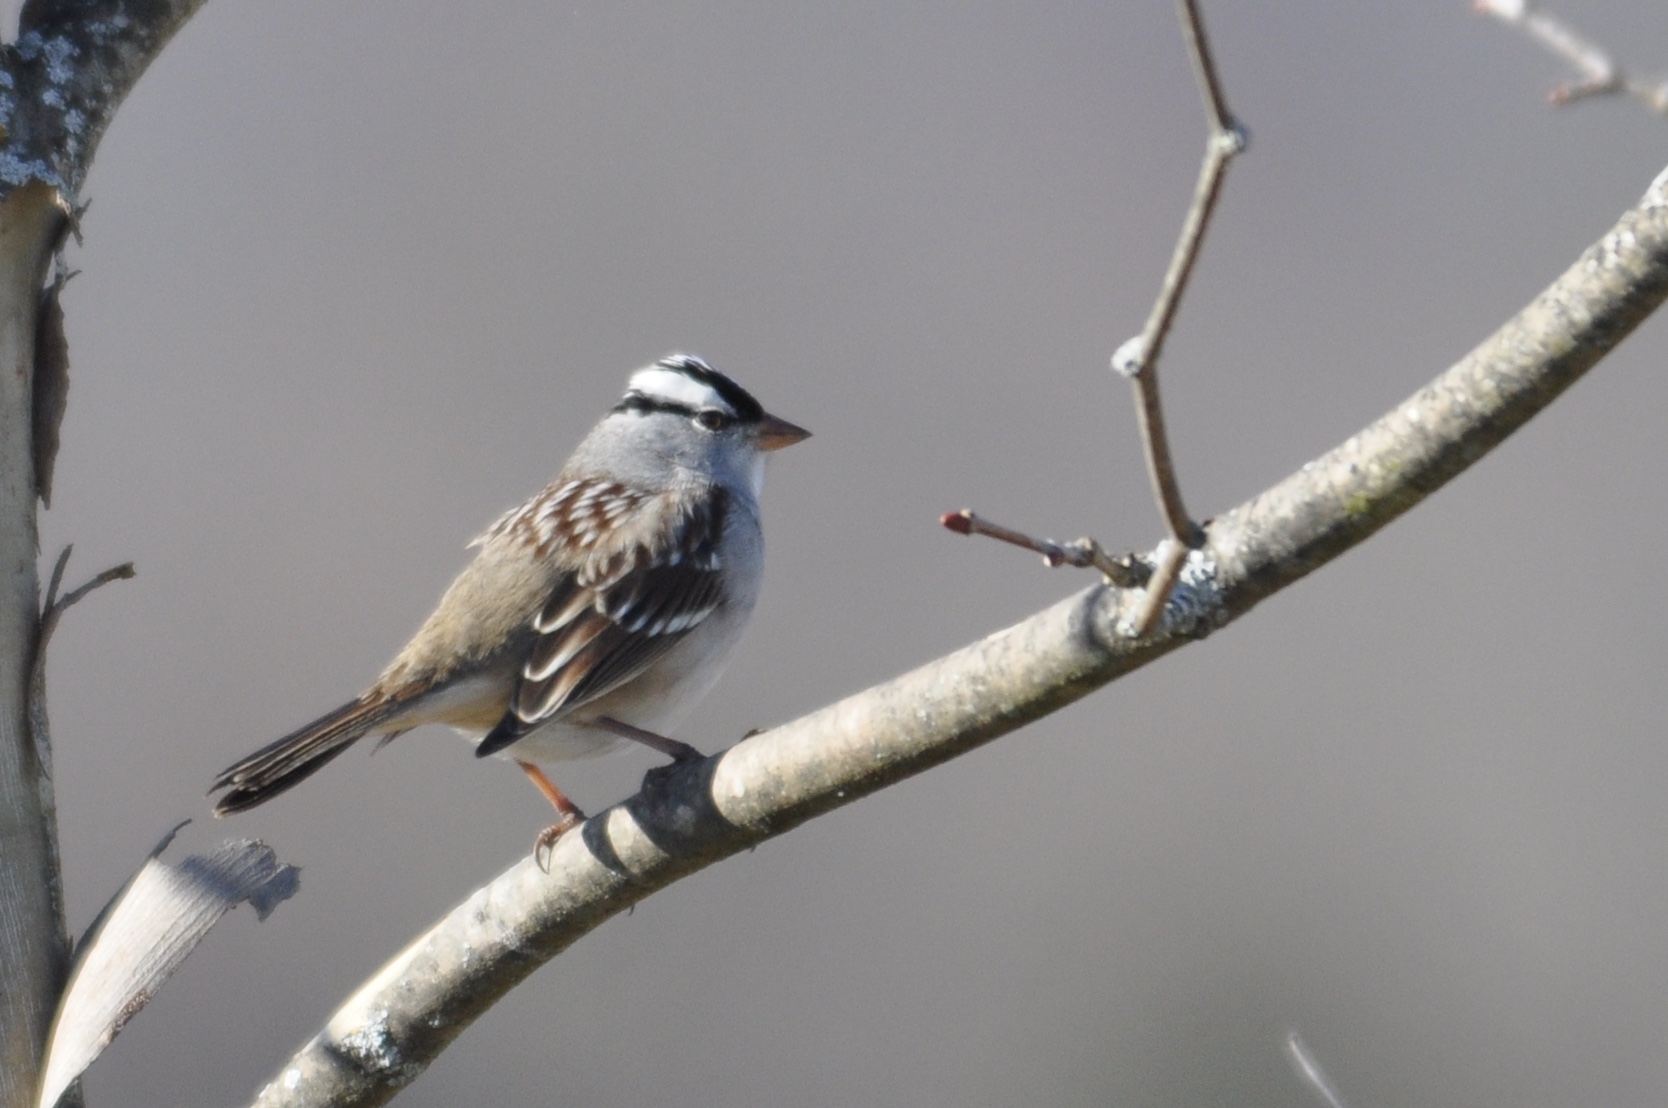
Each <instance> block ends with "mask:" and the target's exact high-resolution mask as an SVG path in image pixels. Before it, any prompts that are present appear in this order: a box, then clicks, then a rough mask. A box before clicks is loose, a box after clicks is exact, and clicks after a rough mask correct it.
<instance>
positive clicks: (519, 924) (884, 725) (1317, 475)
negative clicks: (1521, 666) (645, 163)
mask: <svg viewBox="0 0 1668 1108" xmlns="http://www.w3.org/2000/svg"><path fill="white" fill-rule="evenodd" d="M1665 297H1668V174H1664V176H1663V178H1659V179H1658V181H1657V182H1656V183H1654V184H1653V185H1652V187H1651V189H1650V191H1649V192H1647V193H1646V196H1645V199H1644V201H1643V202H1642V203H1641V204H1640V206H1639V207H1637V208H1635V209H1633V210H1632V211H1630V212H1628V213H1627V214H1626V215H1625V216H1623V218H1622V220H1621V221H1620V223H1618V224H1617V226H1616V227H1615V228H1613V229H1612V230H1611V231H1610V232H1609V233H1608V234H1606V235H1605V237H1604V238H1603V239H1601V240H1600V241H1599V243H1598V244H1597V245H1595V246H1593V247H1592V248H1591V249H1589V250H1588V251H1587V252H1586V253H1585V254H1584V255H1583V256H1582V257H1581V259H1580V260H1579V261H1578V262H1577V263H1576V264H1575V265H1574V266H1573V267H1571V268H1570V269H1569V270H1568V271H1567V272H1566V273H1565V274H1564V275H1563V276H1561V277H1560V278H1559V279H1558V280H1557V281H1556V282H1554V283H1553V285H1552V286H1551V287H1550V288H1548V289H1547V290H1546V291H1545V292H1544V293H1542V294H1541V295H1540V296H1539V297H1537V298H1536V299H1535V301H1534V302H1533V303H1531V304H1530V305H1529V306H1528V307H1527V308H1525V309H1524V310H1523V311H1522V312H1520V313H1519V314H1518V315H1517V316H1516V317H1515V318H1514V319H1512V320H1510V321H1509V322H1508V323H1506V325H1505V326H1503V327H1502V328H1501V329H1500V330H1499V331H1498V332H1496V333H1495V334H1494V335H1493V336H1492V337H1490V338H1489V339H1488V340H1486V341H1485V342H1483V343H1482V344H1481V345H1480V346H1478V347H1477V349H1476V350H1474V351H1472V352H1471V353H1470V354H1469V355H1467V356H1466V357H1465V358H1464V359H1463V360H1462V361H1460V362H1459V363H1458V364H1457V365H1455V366H1454V367H1453V368H1451V369H1450V370H1448V371H1447V372H1446V373H1444V374H1442V376H1440V377H1438V378H1437V379H1436V380H1435V381H1433V382H1432V383H1431V384H1429V385H1427V386H1426V387H1425V388H1423V389H1420V390H1419V391H1418V392H1417V393H1415V394H1414V395H1413V396H1412V397H1411V398H1409V399H1408V400H1407V401H1405V402H1404V403H1402V404H1401V405H1399V406H1397V407H1396V408H1395V409H1393V410H1392V411H1391V412H1389V413H1388V414H1387V415H1385V416H1384V417H1383V418H1381V419H1379V420H1378V421H1377V422H1375V423H1373V424H1371V425H1369V426H1368V427H1366V428H1364V429H1363V430H1362V431H1361V432H1359V433H1358V434H1356V435H1355V436H1353V437H1351V438H1350V439H1349V440H1348V441H1346V442H1345V443H1343V444H1342V445H1341V446H1338V447H1337V448H1335V449H1334V450H1332V451H1331V452H1329V453H1327V454H1326V455H1324V456H1322V457H1320V458H1318V459H1316V460H1314V461H1313V462H1311V463H1309V464H1308V465H1305V466H1304V467H1302V468H1301V469H1300V470H1298V471H1297V472H1296V473H1294V474H1292V475H1291V476H1290V477H1288V478H1286V479H1285V480H1284V481H1282V482H1280V483H1279V484H1278V485H1276V486H1274V487H1273V488H1271V489H1268V490H1267V491H1265V492H1263V493H1262V494H1261V495H1259V496H1257V497H1255V498H1253V499H1252V500H1250V501H1248V502H1247V503H1245V504H1242V505H1240V506H1239V507H1238V508H1236V509H1234V510H1233V511H1232V512H1230V513H1228V514H1227V515H1225V516H1223V517H1220V518H1219V519H1217V520H1216V521H1214V522H1213V523H1212V525H1211V528H1210V534H1209V538H1208V541H1207V542H1206V544H1205V546H1204V547H1203V548H1202V549H1200V550H1195V551H1191V552H1189V553H1188V554H1187V556H1186V561H1185V563H1184V564H1183V567H1182V572H1181V575H1180V580H1179V583H1178V584H1177V586H1176V588H1175V590H1174V592H1173V595H1172V598H1171V601H1170V603H1169V605H1168V606H1167V609H1166V615H1167V616H1168V617H1170V618H1166V619H1165V620H1164V621H1163V623H1162V624H1161V625H1160V628H1159V633H1158V634H1156V635H1153V636H1148V637H1144V638H1139V639H1137V638H1131V637H1130V636H1128V635H1126V634H1122V633H1120V632H1119V630H1118V627H1119V624H1120V622H1121V621H1123V620H1124V619H1126V618H1128V616H1129V615H1130V613H1131V611H1132V609H1133V607H1134V601H1135V598H1134V597H1133V596H1132V594H1131V593H1130V592H1129V591H1127V590H1121V589H1114V588H1106V587H1096V588H1092V589H1089V590H1087V591H1086V592H1083V593H1081V594H1079V595H1077V596H1075V597H1072V598H1069V599H1067V600H1065V601H1062V602H1061V603H1059V604H1056V605H1055V606H1053V607H1052V608H1049V609H1047V610H1045V611H1043V612H1040V613H1038V614H1037V615H1035V616H1032V617H1031V618H1030V619H1027V620H1025V621H1024V622H1022V623H1020V624H1018V625H1017V626H1014V627H1010V628H1008V629H1007V630H1005V631H1001V632H998V633H996V634H994V635H991V636H988V637H987V638H985V639H982V640H980V641H979V642H976V643H973V644H972V645H970V646H968V647H965V648H963V649H962V650H959V651H957V652H955V653H953V654H951V655H949V656H947V657H945V658H942V659H939V660H938V661H935V662H932V663H929V664H928V665H926V666H924V667H922V668H921V669H918V670H916V671H915V672H913V673H910V674H906V675H904V676H903V677H899V678H897V679H896V680H893V681H890V682H887V683H886V684H883V685H880V686H877V687H875V688H872V689H869V690H868V691H866V692H863V693H859V694H857V695H856V696H853V697H850V698H848V699H846V700H844V701H841V702H839V703H837V704H834V705H831V706H829V707H826V708H823V709H821V710H819V711H816V712H813V713H812V714H810V715H808V716H804V717H802V718H800V719H798V720H795V721H794V722H792V723H788V724H784V725H783V726H781V727H778V728H776V729H774V730H771V731H766V732H764V733H763V734H759V735H756V736H754V737H752V738H749V739H745V740H743V741H742V742H740V743H738V744H737V745H736V746H734V747H732V748H731V749H729V750H727V751H724V752H722V753H720V754H717V755H714V756H713V757H710V758H706V759H704V760H702V761H699V762H692V763H686V764H680V765H675V766H672V767H670V768H669V769H667V770H666V771H664V772H662V773H659V774H656V775H654V776H653V777H652V778H651V779H650V780H649V781H647V782H645V786H644V789H643V791H641V792H639V793H638V794H637V795H636V796H634V797H632V798H630V799H629V800H627V801H625V802H623V803H621V804H618V805H615V806H614V807H612V808H609V809H608V810H606V811H604V812H602V813H601V814H600V815H598V816H595V817H593V818H592V819H590V820H589V821H587V822H586V823H585V824H584V825H583V826H582V827H581V828H580V829H579V831H578V832H577V833H574V834H569V835H566V836H563V838H562V839H561V840H560V841H559V842H558V843H557V844H556V848H555V850H554V852H553V857H552V859H551V871H550V873H549V874H548V875H547V874H545V873H543V872H541V871H540V870H539V869H538V868H537V867H536V866H535V865H534V863H533V861H532V860H531V859H526V860H523V861H522V862H520V863H518V864H517V865H515V866H514V867H512V868H511V869H510V870H508V871H507V872H506V873H504V874H503V875H502V876H500V877H499V878H498V879H496V880H495V881H493V882H492V883H491V884H490V885H488V886H487V887H485V888H483V889H481V890H480V891H478V892H476V893H475V894H474V895H472V896H471V897H470V898H469V899H468V900H466V901H465V902H464V903H463V904H461V905H460V906H459V907H457V908H456V909H454V910H453V911H452V912H451V913H450V914H449V915H448V916H447V917H446V918H445V919H443V920H441V921H440V922H439V923H437V924H436V925H435V926H434V927H433V928H431V929H430V930H429V931H428V932H427V933H426V934H424V935H423V936H421V937H419V938H418V939H417V940H416V941H415V942H413V943H412V944H411V945H410V946H409V947H407V948H406V950H405V951H404V952H402V953H401V954H400V955H398V956H397V957H396V958H395V959H394V960H393V961H392V962H390V963H389V964H388V965H387V966H385V967H384V968H383V969H382V970H381V971H379V972H378V973H377V975H376V976H375V977H374V978H373V979H372V980H370V981H369V982H367V983H366V984H365V985H364V986H363V987H362V988H361V989H360V990H359V992H358V993H356V994H355V995H354V996H353V997H352V998H350V999H349V1000H348V1001H347V1002H346V1003H345V1004H344V1005H343V1006H342V1008H340V1009H339V1010H338V1011H337V1013H336V1014H335V1016H333V1017H332V1018H331V1020H330V1022H329V1023H328V1024H327V1025H326V1026H325V1028H324V1029H323V1030H322V1031H321V1032H320V1033H319V1034H318V1035H317V1036H316V1037H315V1038H314V1039H313V1040H312V1041H310V1042H309V1043H307V1044H306V1045H305V1046H303V1047H302V1048H301V1050H300V1051H299V1052H298V1053H297V1054H296V1055H295V1056H294V1057H293V1058H292V1059H291V1060H290V1061H289V1062H288V1063H287V1064H286V1065H285V1067H284V1068H283V1069H282V1070H281V1071H280V1073H279V1074H278V1076H277V1078H276V1079H275V1080H274V1081H273V1082H272V1083H271V1084H269V1085H267V1086H266V1087H265V1088H263V1089H262V1090H261V1091H260V1093H259V1094H258V1097H257V1100H256V1103H257V1104H260V1105H264V1106H267V1108H277V1106H280V1105H283V1106H290V1108H300V1106H321V1105H332V1106H336V1108H346V1106H349V1105H375V1104H383V1103H386V1102H387V1101H388V1100H389V1099H390V1098H391V1097H392V1096H394V1094H395V1093H396V1092H398V1091H399V1089H401V1088H402V1087H404V1086H405V1085H407V1084H409V1083H410V1082H411V1081H412V1080H414V1079H415V1078H416V1077H417V1075H418V1074H420V1073H421V1072H422V1071H423V1069H424V1068H425V1067H427V1066H428V1064H429V1063H430V1062H432V1061H433V1060H434V1058H435V1056H436V1055H437V1054H438V1053H439V1052H440V1051H441V1050H442V1049H444V1048H445V1046H446V1045H447V1044H448V1043H450V1042H451V1041H452V1040H453V1039H454V1038H456V1037H457V1035H458V1034H459V1033H461V1032H462V1030H463V1029H464V1027H466V1026H467V1025H468V1024H469V1023H470V1022H471V1021H473V1020H474V1019H475V1018H476V1017H477V1016H479V1015H480V1014H481V1013H482V1012H484V1011H486V1009H487V1008H489V1007H490V1006H491V1005H492V1004H493V1003H494V1002H495V1001H497V1000H498V999H499V998H500V997H501V996H503V995H504V994H505V993H506V992H508V991H509V989H511V988H512V987H514V986H515V985H516V984H517V983H518V982H520V981H521V980H522V979H523V978H525V977H526V976H527V975H529V974H530V973H532V972H533V971H534V970H535V969H537V968H538V967H539V966H540V965H542V964H543V963H545V962H546V961H548V960H549V959H550V958H552V957H554V956H556V955H557V954H559V953H561V951H563V950H564V949H566V948H567V947H568V946H569V945H571V944H572V943H573V942H574V941H576V940H577V939H578V938H579V937H580V936H582V935H584V934H586V933H588V932H590V931H592V930H594V929H595V928H596V927H597V926H599V925H600V924H601V923H602V922H603V921H604V920H607V919H608V918H610V917H611V916H614V915H616V914H618V913H620V912H623V911H626V910H627V909H629V908H630V907H631V906H632V905H634V904H636V903H637V902H638V901H639V900H642V899H643V898H644V897H647V896H648V895H650V894H651V893H653V892H654V891H656V890H657V889H661V888H664V887H665V886H667V885H669V884H671V883H672V882H673V881H676V880H678V879H679V878H681V877H683V876H685V875H687V874H690V873H693V872H695V871H696V870H699V869H701V868H703V867H705V866H708V865H711V864H712V863H713V862H716V861H718V860H719V859H721V858H725V857H728V856H729V855H732V854H735V853H737V852H739V851H742V850H745V849H747V848H749V847H751V846H753V845H755V844H757V843H759V842H761V841H763V840H765V839H768V838H770V837H772V836H775V835H779V834H782V833H783V832H785V831H787V830H789V829H790V828H793V827H795V826H797V825H798V824H800V823H803V822H804V821H806V820H808V819H811V818H813V817H815V816H817V815H819V814H821V813H823V812H827V811H830V810H832V809H834V808H838V807H841V806H843V805H846V804H850V803H851V802H852V801H854V800H856V799H857V798H859V797H861V796H865V795H867V794H869V793H872V792H875V791H876V790H878V789H881V788H884V787H885V786H887V785H889V784H892V783H893V782H896V781H900V780H902V779H904V778H906V777H910V776H912V775H914V774H917V773H920V772H922V771H924V770H926V769H929V768H931V767H932V766H935V765H938V764H940V763H943V762H946V761H948V760H949V759H951V758H954V757H956V756H957V755H960V754H963V753H965V752H967V751H969V750H972V749H974V748H975V747H978V746H980V745H983V744H984V743H987V742H990V741H991V740H993V739H995V738H997V737H999V736H1001V735H1003V734H1006V733H1008V732H1010V731H1013V730H1015V729H1016V728H1019V727H1022V726H1023V725H1025V724H1027V723H1029V722H1031V721H1032V720H1035V719H1037V718H1039V717H1041V716H1044V715H1047V714H1048V713H1050V712H1052V711H1054V710H1056V709H1058V708H1060V707H1062V706H1064V705H1066V704H1069V703H1071V702H1072V701H1074V700H1077V699H1078V698H1080V697H1082V696H1084V695H1086V694H1088V693H1089V692H1092V691H1093V690H1095V689H1097V688H1099V687H1101V686H1102V685H1105V684H1106V683H1107V682H1109V681H1112V680H1114V679H1115V678H1117V677H1120V676H1122V675H1123V674H1125V673H1128V672H1130V671H1132V670H1134V669H1136V668H1138V667H1140V666H1143V665H1145V664H1147V663H1148V662H1151V661H1154V660H1155V659H1157V658H1159V657H1162V656H1163V655H1164V654H1167V653H1169V652H1170V651H1172V650H1175V649H1177V648H1178V647H1180V646H1182V645H1184V644H1185V643H1186V642H1187V641H1188V640H1189V638H1190V637H1202V636H1203V635H1205V634H1208V633H1209V632H1210V631H1211V630H1213V629H1214V628H1215V627H1218V626H1221V625H1223V624H1225V623H1227V622H1228V621H1230V620H1232V619H1235V618H1237V617H1239V616H1241V615H1244V614H1245V613H1246V612H1248V611H1249V610H1250V609H1251V608H1252V607H1254V606H1255V605H1256V604H1257V603H1259V602H1260V601H1261V600H1263V599H1264V598H1265V597H1267V596H1269V595H1270V594H1272V593H1274V592H1276V591H1278V590H1280V589H1282V588H1284V587H1285V586H1287V585H1289V584H1291V583H1293V582H1294V581H1297V580H1298V579H1300V578H1302V577H1303V576H1305V575H1307V574H1309V573H1311V572H1313V571H1314V570H1316V569H1318V568H1319V567H1320V566H1321V565H1323V564H1325V563H1326V562H1328V561H1330V560H1331V559H1333V558H1335V557H1337V556H1338V555H1339V554H1342V553H1343V552H1344V551H1345V550H1348V549H1349V548H1350V547H1352V546H1355V545H1356V544H1358V543H1360V542H1362V541H1363V540H1365V539H1366V538H1368V537H1369V536H1371V535H1372V534H1373V533H1374V532H1376V531H1377V530H1378V529H1379V528H1381V527H1384V526H1385V525H1387V524H1388V523H1390V522H1391V521H1392V520H1394V519H1395V518H1396V517H1398V516H1399V515H1401V514H1402V513H1403V512H1405V511H1407V510H1408V509H1409V508H1411V507H1413V506H1414V505H1415V504H1417V503H1418V502H1419V501H1420V500H1422V499H1424V497H1426V496H1428V495H1429V494H1430V493H1432V492H1434V491H1435V490H1436V489H1438V488H1439V487H1441V486H1442V485H1443V484H1445V483H1446V482H1447V481H1449V480H1451V479H1452V478H1453V477H1455V476H1457V475H1458V474H1459V473H1461V472H1462V471H1464V470H1465V469H1466V468H1467V467H1469V466H1470V465H1472V464H1473V463H1475V462H1476V461H1477V460H1479V459H1480V458H1481V457H1482V456H1483V455H1484V454H1486V453H1487V452H1488V451H1489V450H1490V449H1491V448H1492V447H1493V446H1495V445H1496V444H1498V443H1499V442H1501V441H1502V440H1503V439H1505V438H1506V437H1507V436H1508V435H1510V434H1511V433H1512V432H1513V431H1514V430H1516V429H1517V428H1518V427H1521V426H1522V425H1523V424H1524V423H1525V422H1527V421H1528V420H1529V419H1530V418H1531V417H1533V416H1534V415H1535V414H1536V413H1537V412H1539V411H1540V410H1541V409H1543V408H1545V407H1546V406H1547V405H1548V404H1550V403H1551V402H1552V401H1553V400H1555V399H1556V398H1557V397H1558V396H1559V395H1560V394H1561V393H1562V392H1563V391H1564V390H1565V389H1566V388H1568V387H1569V386H1570V385H1572V384H1574V383H1575V382H1576V381H1577V380H1578V379H1579V378H1580V377H1581V376H1582V374H1584V373H1585V372H1586V371H1587V370H1588V369H1590V368H1591V367H1592V366H1593V365H1594V364H1595V363H1596V362H1597V361H1598V360H1599V359H1600V358H1602V357H1603V356H1604V355H1605V354H1606V353H1607V352H1609V351H1610V350H1611V349H1612V348H1613V347H1614V346H1615V345H1616V344H1617V343H1619V342H1620V341H1621V340H1622V339H1623V338H1625V337H1626V336H1627V335H1628V334H1629V333H1631V332H1632V330H1633V329H1634V328H1635V327H1637V326H1638V325H1639V323H1640V322H1641V321H1642V320H1643V319H1644V318H1645V317H1646V316H1648V315H1649V314H1650V313H1651V312H1652V311H1653V310H1654V309H1655V308H1656V307H1657V306H1658V305H1659V304H1660V303H1661V302H1662V301H1663V299H1664V298H1665Z"/></svg>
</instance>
